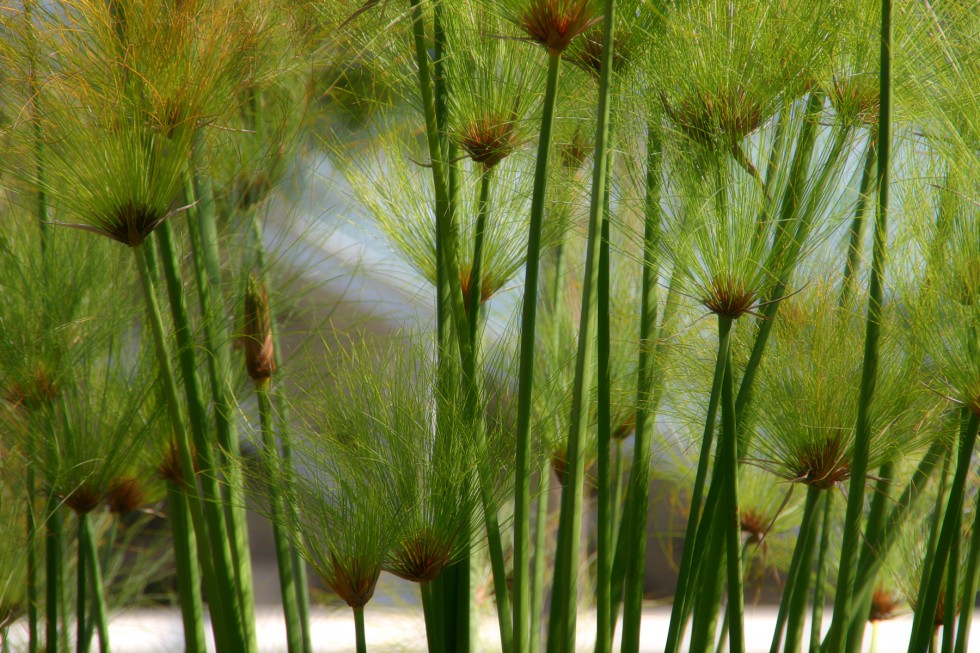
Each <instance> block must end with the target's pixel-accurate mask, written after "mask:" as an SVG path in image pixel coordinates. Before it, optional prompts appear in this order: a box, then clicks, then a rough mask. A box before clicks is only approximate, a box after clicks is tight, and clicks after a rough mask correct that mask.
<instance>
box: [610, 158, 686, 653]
mask: <svg viewBox="0 0 980 653" xmlns="http://www.w3.org/2000/svg"><path fill="white" fill-rule="evenodd" d="M648 147H652V148H653V149H652V150H651V151H655V152H656V155H655V156H656V157H657V160H658V161H659V157H660V144H659V140H658V141H657V142H651V143H649V144H648ZM648 158H649V155H648ZM650 165H651V162H649V161H648V173H647V181H648V187H647V188H648V199H647V215H646V218H645V220H644V221H645V223H646V224H645V226H644V234H643V240H644V254H643V260H644V263H643V281H642V284H641V285H642V287H643V288H644V290H641V299H640V303H641V311H642V314H641V318H640V343H641V347H640V356H639V361H638V365H637V403H636V407H637V408H636V429H635V435H634V443H633V460H632V463H631V467H630V476H629V482H628V483H627V486H626V497H625V500H624V502H623V516H622V520H621V521H620V525H619V536H618V537H617V538H616V557H615V559H614V560H613V573H612V585H613V590H612V595H613V601H617V600H619V599H620V598H621V599H622V601H623V629H622V632H623V635H622V645H621V646H622V647H623V651H629V652H635V651H638V650H639V646H640V639H639V637H640V620H641V618H642V611H643V581H642V576H643V575H644V574H643V570H644V569H645V566H646V546H647V545H646V538H647V533H646V531H647V528H646V524H647V512H648V506H649V499H650V496H649V492H650V458H651V456H652V453H653V452H652V450H653V429H654V426H655V423H656V415H657V410H658V408H659V406H660V400H661V398H662V397H663V391H664V387H665V378H664V375H656V374H655V371H656V370H657V369H658V366H659V364H658V362H659V361H660V357H661V356H662V355H663V350H664V347H665V342H666V341H665V336H666V335H667V334H668V332H669V329H670V328H671V326H672V320H673V316H674V313H675V312H676V307H677V301H678V297H679V296H680V295H679V293H678V292H677V285H678V283H679V279H680V276H679V273H678V271H677V270H675V271H674V272H673V273H672V274H671V280H670V285H669V287H668V289H667V299H666V301H665V302H664V311H663V320H662V322H661V324H660V328H659V330H658V331H657V333H658V336H659V337H658V339H657V341H656V344H653V343H654V340H653V338H652V334H653V333H654V331H655V330H656V329H655V327H656V321H657V289H656V286H657V280H658V275H659V266H658V265H657V262H656V258H655V253H654V252H655V249H656V242H657V239H659V237H660V234H659V220H657V217H656V216H657V214H655V213H653V211H656V210H659V209H658V208H657V204H658V203H659V191H657V192H656V194H655V197H656V198H657V199H656V201H655V202H652V201H651V197H653V196H652V195H651V194H650V190H651V189H652V188H653V186H651V185H650V177H651V172H650V171H651V170H652V168H651V167H650ZM655 167H656V175H657V178H656V182H655V183H656V184H658V185H659V183H660V179H659V177H660V174H661V171H660V168H659V164H657V166H655ZM658 187H659V186H658ZM651 206H652V208H651ZM616 613H617V610H615V609H614V610H613V619H614V621H615V617H616Z"/></svg>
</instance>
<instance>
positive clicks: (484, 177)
mask: <svg viewBox="0 0 980 653" xmlns="http://www.w3.org/2000/svg"><path fill="white" fill-rule="evenodd" d="M492 178H493V170H492V169H490V168H487V169H484V170H483V172H482V174H481V175H480V191H479V192H480V197H479V204H478V206H479V212H478V215H477V221H476V229H475V233H474V239H473V242H474V244H473V265H472V268H471V269H470V281H469V287H468V291H467V292H468V295H467V299H468V300H469V301H468V304H467V311H468V313H467V319H468V321H469V327H470V332H469V333H468V334H467V335H468V337H469V340H470V348H471V351H472V352H473V355H472V358H471V359H470V360H471V362H472V363H473V364H474V365H475V364H476V363H477V362H478V361H479V358H480V330H479V325H480V307H481V306H482V299H483V298H482V288H483V245H484V240H485V236H486V228H487V220H488V219H489V215H490V182H491V180H492ZM464 379H466V380H468V382H469V383H470V384H471V387H470V388H469V389H468V391H467V393H466V396H467V401H468V402H469V404H470V405H469V408H468V413H469V417H470V420H471V421H472V423H473V430H474V434H475V440H476V444H477V445H478V446H483V445H484V444H485V441H486V424H485V422H484V407H483V405H482V400H481V396H482V393H481V391H480V387H479V384H480V381H481V375H480V370H479V369H477V368H476V367H474V368H472V369H467V370H466V371H465V374H464ZM474 482H478V483H480V484H481V495H482V500H483V517H484V525H485V527H486V532H487V543H488V549H489V553H490V567H491V571H492V574H493V585H494V594H495V596H496V599H497V624H498V628H499V630H500V642H501V649H502V651H504V653H509V652H510V651H511V650H512V648H513V639H514V631H513V624H512V621H511V612H510V599H509V596H508V590H507V568H506V564H505V562H504V550H503V541H502V539H501V536H500V524H499V523H498V520H497V510H496V507H495V505H494V501H493V492H492V489H491V483H492V482H491V480H490V479H488V478H475V479H474ZM464 563H465V566H466V569H465V570H464V569H463V564H464ZM457 564H458V565H459V574H460V576H461V578H459V579H458V585H459V587H458V589H459V590H460V591H459V592H458V593H457V594H458V599H457V600H456V601H455V603H456V604H458V603H459V602H461V601H464V600H466V601H467V602H468V600H469V596H470V591H469V576H470V574H469V560H468V559H467V560H465V561H461V562H460V563H457ZM464 589H465V590H466V591H465V592H464V591H462V590H464ZM464 617H465V619H466V622H467V623H468V622H469V611H468V610H466V612H465V614H464ZM455 630H456V633H457V637H460V636H463V635H464V632H465V633H466V634H467V635H468V633H469V629H468V627H467V628H466V629H465V630H464V628H463V624H457V626H456V629H455ZM467 646H468V644H467ZM456 648H457V650H465V648H466V647H464V646H463V643H461V642H460V641H459V640H458V639H457V640H456Z"/></svg>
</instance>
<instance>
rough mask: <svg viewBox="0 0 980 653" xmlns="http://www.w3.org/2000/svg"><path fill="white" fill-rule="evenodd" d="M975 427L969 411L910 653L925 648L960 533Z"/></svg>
mask: <svg viewBox="0 0 980 653" xmlns="http://www.w3.org/2000/svg"><path fill="white" fill-rule="evenodd" d="M978 428H980V417H978V416H977V415H975V414H972V413H971V414H970V421H969V424H968V426H967V429H966V433H965V435H964V436H963V437H962V438H961V439H960V450H959V453H958V454H957V458H956V472H955V473H954V475H953V484H952V486H951V487H950V489H949V501H948V502H947V504H946V510H945V516H944V517H943V527H942V531H941V532H940V534H939V540H938V542H937V543H936V552H935V556H934V557H933V560H932V564H931V565H930V566H931V571H930V572H929V579H928V581H929V582H928V586H920V588H919V595H920V597H922V600H921V602H920V603H919V604H918V606H917V607H916V611H915V621H914V622H913V625H912V638H911V640H910V642H909V653H916V652H917V651H924V650H925V649H926V646H927V645H928V639H929V635H930V632H929V631H930V628H931V625H932V622H933V619H934V618H935V614H936V606H937V605H938V603H939V593H940V592H941V591H942V582H943V571H944V568H945V566H946V561H947V560H948V558H949V552H950V548H951V546H952V542H953V539H954V538H957V537H959V533H957V532H956V530H955V529H956V528H957V526H958V524H959V520H960V518H961V514H962V511H963V497H964V494H965V489H966V481H967V477H968V475H969V471H970V462H971V460H972V458H973V446H974V444H975V443H976V441H977V430H978ZM953 582H955V579H953ZM923 590H924V591H923ZM927 615H928V616H927Z"/></svg>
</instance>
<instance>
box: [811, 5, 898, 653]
mask: <svg viewBox="0 0 980 653" xmlns="http://www.w3.org/2000/svg"><path fill="white" fill-rule="evenodd" d="M881 16H882V19H881V67H880V75H879V78H880V86H879V98H880V102H879V117H878V147H877V151H878V172H877V179H876V182H877V186H878V205H877V217H876V220H875V228H874V249H873V251H872V260H871V286H870V290H869V295H870V296H869V298H868V316H867V332H866V336H865V345H864V362H863V365H862V369H861V390H860V394H859V397H858V415H857V424H856V427H855V434H854V436H855V437H854V454H853V461H852V464H851V482H850V484H849V486H848V493H847V512H846V514H845V517H844V535H843V538H842V542H841V562H840V567H839V569H838V572H837V591H836V593H835V595H834V618H833V621H832V622H831V625H830V633H829V635H828V637H827V640H826V642H825V646H824V649H825V651H826V653H832V652H836V651H841V650H843V648H844V647H843V645H844V643H845V642H844V639H845V638H846V636H847V627H848V625H849V624H850V620H851V592H852V589H853V588H852V581H853V578H852V575H853V572H852V568H853V567H854V563H855V558H856V557H857V546H858V544H859V543H860V532H861V517H862V512H863V510H864V484H865V483H866V482H867V479H866V478H865V477H866V476H867V473H868V450H869V446H870V442H871V427H872V412H871V403H872V401H873V400H874V394H875V385H876V381H877V375H878V374H877V373H878V341H879V339H880V337H881V317H882V304H883V302H884V286H885V261H886V249H887V244H888V212H889V192H890V189H891V165H890V164H891V133H892V129H891V109H892V92H891V56H892V54H891V47H892V46H891V43H892V0H882V3H881Z"/></svg>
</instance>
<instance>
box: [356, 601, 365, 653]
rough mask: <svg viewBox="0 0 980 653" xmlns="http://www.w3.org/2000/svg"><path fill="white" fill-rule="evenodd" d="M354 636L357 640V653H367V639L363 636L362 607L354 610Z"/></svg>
mask: <svg viewBox="0 0 980 653" xmlns="http://www.w3.org/2000/svg"><path fill="white" fill-rule="evenodd" d="M354 636H355V637H356V638H357V653H367V639H366V637H365V636H364V607H363V606H361V607H357V608H354Z"/></svg>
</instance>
